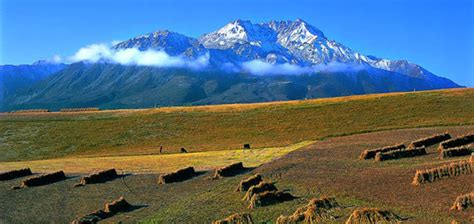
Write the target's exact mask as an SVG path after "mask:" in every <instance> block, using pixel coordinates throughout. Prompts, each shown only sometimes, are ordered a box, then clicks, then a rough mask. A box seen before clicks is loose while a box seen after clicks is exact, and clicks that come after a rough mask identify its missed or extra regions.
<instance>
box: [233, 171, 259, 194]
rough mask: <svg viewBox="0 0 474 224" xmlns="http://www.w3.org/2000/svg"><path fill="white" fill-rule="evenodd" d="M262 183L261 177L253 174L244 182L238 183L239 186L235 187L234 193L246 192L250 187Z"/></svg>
mask: <svg viewBox="0 0 474 224" xmlns="http://www.w3.org/2000/svg"><path fill="white" fill-rule="evenodd" d="M262 181H263V179H262V176H260V174H255V175H253V176H251V177H249V178H247V179H245V180H242V181H240V183H239V186H237V189H236V190H235V191H247V190H248V189H249V188H250V187H252V186H254V185H257V184H259V183H260V182H262Z"/></svg>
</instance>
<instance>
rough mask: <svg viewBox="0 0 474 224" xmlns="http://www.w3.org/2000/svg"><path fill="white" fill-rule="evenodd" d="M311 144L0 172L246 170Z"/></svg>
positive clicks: (45, 164)
mask: <svg viewBox="0 0 474 224" xmlns="http://www.w3.org/2000/svg"><path fill="white" fill-rule="evenodd" d="M313 143H314V141H304V142H300V143H297V144H294V145H290V146H287V147H274V148H263V149H251V150H242V149H237V150H222V151H207V152H194V153H180V154H167V155H166V154H165V155H138V156H104V157H78V158H58V159H48V160H34V161H21V162H3V163H0V170H12V169H20V168H23V167H29V168H31V169H32V171H33V172H39V173H44V172H54V171H57V170H63V171H64V172H67V173H89V172H92V171H94V170H101V169H109V168H111V167H114V168H116V169H118V170H119V171H122V172H125V173H167V172H171V171H175V170H177V169H180V168H183V167H188V166H193V167H194V168H195V169H197V170H210V169H214V168H216V167H221V166H225V165H229V164H231V163H236V162H243V163H244V165H245V166H248V167H257V166H260V165H261V164H264V163H267V162H270V161H272V160H274V159H277V158H279V157H281V156H283V155H285V154H287V153H289V152H292V151H294V150H297V149H300V148H302V147H306V146H308V145H310V144H313Z"/></svg>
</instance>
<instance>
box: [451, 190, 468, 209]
mask: <svg viewBox="0 0 474 224" xmlns="http://www.w3.org/2000/svg"><path fill="white" fill-rule="evenodd" d="M469 207H474V192H471V193H468V194H463V195H460V196H458V197H457V198H456V200H455V201H454V204H453V206H452V207H451V210H454V211H463V210H465V209H467V208H469Z"/></svg>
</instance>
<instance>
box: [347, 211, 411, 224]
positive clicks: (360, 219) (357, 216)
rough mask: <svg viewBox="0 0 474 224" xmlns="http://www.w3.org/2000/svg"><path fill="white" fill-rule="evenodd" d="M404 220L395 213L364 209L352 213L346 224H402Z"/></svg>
mask: <svg viewBox="0 0 474 224" xmlns="http://www.w3.org/2000/svg"><path fill="white" fill-rule="evenodd" d="M401 221H402V219H401V218H400V217H399V216H398V215H397V214H395V213H393V212H391V211H388V210H381V209H377V208H362V209H356V210H354V212H352V214H351V216H350V217H349V219H347V221H346V224H371V223H378V224H384V223H400V222H401Z"/></svg>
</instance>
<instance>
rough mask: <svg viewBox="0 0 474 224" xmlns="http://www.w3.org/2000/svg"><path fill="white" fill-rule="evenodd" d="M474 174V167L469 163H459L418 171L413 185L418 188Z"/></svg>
mask: <svg viewBox="0 0 474 224" xmlns="http://www.w3.org/2000/svg"><path fill="white" fill-rule="evenodd" d="M471 173H472V165H471V163H470V162H468V161H459V162H454V163H450V164H446V165H443V166H438V167H435V168H431V169H426V170H417V171H416V173H415V177H414V178H413V182H412V184H413V185H415V186H417V185H420V184H422V183H430V182H434V181H437V180H440V179H442V178H449V177H454V176H459V175H464V174H471Z"/></svg>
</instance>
